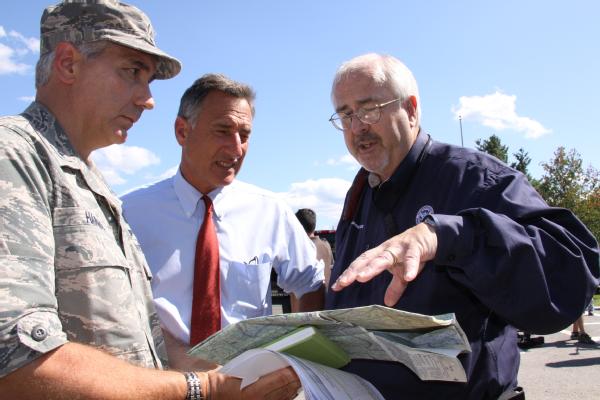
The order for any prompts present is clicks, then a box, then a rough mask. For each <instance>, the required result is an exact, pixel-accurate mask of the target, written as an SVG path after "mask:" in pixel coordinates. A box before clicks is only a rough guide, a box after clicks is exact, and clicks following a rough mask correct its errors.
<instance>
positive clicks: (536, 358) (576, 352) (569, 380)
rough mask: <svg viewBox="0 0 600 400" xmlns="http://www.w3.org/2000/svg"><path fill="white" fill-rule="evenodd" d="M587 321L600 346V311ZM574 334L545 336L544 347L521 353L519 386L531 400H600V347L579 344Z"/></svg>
mask: <svg viewBox="0 0 600 400" xmlns="http://www.w3.org/2000/svg"><path fill="white" fill-rule="evenodd" d="M594 314H595V315H594V316H589V317H588V316H587V314H586V316H585V317H584V322H585V330H586V331H587V333H588V334H589V335H590V336H591V337H592V339H594V340H595V341H597V342H598V343H600V309H598V308H596V310H595V311H594ZM570 335H571V330H570V328H567V329H566V330H564V331H561V332H558V333H555V334H552V335H547V336H544V341H545V343H544V345H543V346H540V347H534V348H531V349H528V350H525V351H522V352H521V368H520V370H519V384H520V385H521V386H523V388H524V389H525V397H526V399H527V400H546V399H548V400H592V399H593V400H598V399H600V344H599V345H598V346H590V345H582V344H578V343H577V341H576V340H571V338H570Z"/></svg>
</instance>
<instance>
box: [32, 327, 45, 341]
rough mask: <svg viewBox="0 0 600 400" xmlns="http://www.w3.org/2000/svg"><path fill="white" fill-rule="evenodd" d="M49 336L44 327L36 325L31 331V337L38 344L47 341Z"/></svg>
mask: <svg viewBox="0 0 600 400" xmlns="http://www.w3.org/2000/svg"><path fill="white" fill-rule="evenodd" d="M47 336H48V331H46V328H44V327H43V326H42V325H36V326H34V327H33V329H32V330H31V337H32V338H33V340H35V341H36V342H41V341H42V340H44V339H46V337H47Z"/></svg>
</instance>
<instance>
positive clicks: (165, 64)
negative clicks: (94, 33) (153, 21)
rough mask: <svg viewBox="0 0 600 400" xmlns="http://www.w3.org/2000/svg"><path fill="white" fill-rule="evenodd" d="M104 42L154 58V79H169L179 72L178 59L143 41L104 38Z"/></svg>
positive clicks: (179, 63) (179, 64)
mask: <svg viewBox="0 0 600 400" xmlns="http://www.w3.org/2000/svg"><path fill="white" fill-rule="evenodd" d="M105 40H108V41H110V42H113V43H117V44H120V45H122V46H125V47H129V48H131V49H134V50H139V51H142V52H144V53H147V54H151V55H153V56H156V58H157V63H156V74H155V75H154V77H155V78H156V79H170V78H173V77H174V76H176V75H177V74H179V72H180V71H181V62H180V61H179V60H178V59H176V58H175V57H171V56H170V55H168V54H167V53H165V52H164V51H162V50H161V49H159V48H158V47H155V46H152V45H151V44H149V43H147V42H145V41H143V40H136V41H130V40H119V39H118V38H105Z"/></svg>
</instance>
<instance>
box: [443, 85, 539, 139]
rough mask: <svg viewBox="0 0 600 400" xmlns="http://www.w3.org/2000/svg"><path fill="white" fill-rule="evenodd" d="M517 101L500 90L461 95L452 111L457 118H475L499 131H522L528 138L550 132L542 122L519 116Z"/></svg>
mask: <svg viewBox="0 0 600 400" xmlns="http://www.w3.org/2000/svg"><path fill="white" fill-rule="evenodd" d="M516 102H517V96H514V95H513V96H510V95H507V94H504V93H501V92H499V91H496V92H495V93H493V94H487V95H484V96H461V97H460V99H459V106H458V107H452V112H453V113H454V115H455V117H456V118H458V117H459V116H460V117H461V118H462V119H463V120H473V121H476V122H479V123H481V124H482V125H484V126H487V127H489V128H492V129H495V130H498V131H502V130H507V129H509V130H514V131H517V132H522V133H524V134H525V137H526V138H531V139H537V138H539V137H541V136H544V135H546V134H548V133H550V130H549V129H547V128H545V127H544V126H543V125H542V124H541V123H540V122H538V121H536V120H534V119H532V118H529V117H521V116H519V115H518V114H517V112H516Z"/></svg>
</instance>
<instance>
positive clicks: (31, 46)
mask: <svg viewBox="0 0 600 400" xmlns="http://www.w3.org/2000/svg"><path fill="white" fill-rule="evenodd" d="M5 35H6V34H5ZM8 35H9V36H11V37H14V38H15V39H17V40H18V41H20V42H21V43H23V44H24V45H25V46H26V47H27V49H28V50H29V51H30V52H32V53H39V52H40V40H39V39H38V38H35V37H31V38H27V37H25V36H23V35H22V34H20V33H19V32H16V31H10V32H9V33H8Z"/></svg>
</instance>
